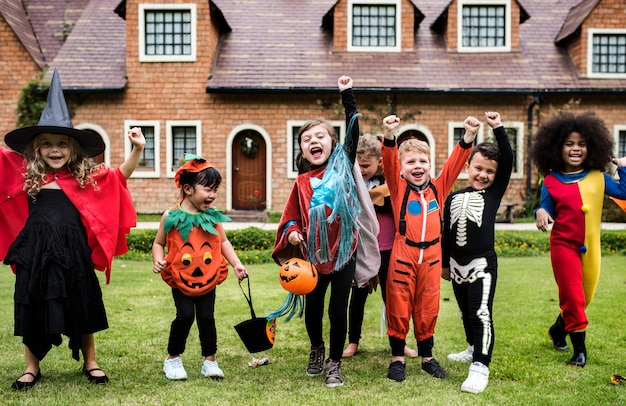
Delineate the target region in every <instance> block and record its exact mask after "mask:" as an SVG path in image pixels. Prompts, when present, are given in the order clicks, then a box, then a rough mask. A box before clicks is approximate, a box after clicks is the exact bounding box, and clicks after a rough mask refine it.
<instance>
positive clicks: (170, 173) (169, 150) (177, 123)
mask: <svg viewBox="0 0 626 406" xmlns="http://www.w3.org/2000/svg"><path fill="white" fill-rule="evenodd" d="M172 127H196V150H195V151H185V152H187V153H191V154H195V155H199V156H202V122H201V121H200V120H168V121H166V122H165V162H166V164H165V167H166V176H167V177H168V178H173V177H174V175H175V174H176V168H173V167H172V166H171V165H170V162H172V157H173V156H174V146H173V144H172Z"/></svg>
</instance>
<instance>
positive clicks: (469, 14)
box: [458, 0, 511, 52]
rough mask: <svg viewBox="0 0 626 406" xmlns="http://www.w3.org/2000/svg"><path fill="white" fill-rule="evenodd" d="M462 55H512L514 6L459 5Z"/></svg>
mask: <svg viewBox="0 0 626 406" xmlns="http://www.w3.org/2000/svg"><path fill="white" fill-rule="evenodd" d="M458 5H459V10H458V27H459V30H458V44H459V52H509V51H510V50H511V4H510V1H508V0H502V1H490V2H486V1H484V0H483V1H479V0H459V2H458Z"/></svg>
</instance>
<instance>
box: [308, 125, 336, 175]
mask: <svg viewBox="0 0 626 406" xmlns="http://www.w3.org/2000/svg"><path fill="white" fill-rule="evenodd" d="M300 150H301V151H302V156H303V157H304V159H306V160H307V161H309V162H310V163H311V165H314V166H320V165H323V164H325V163H326V161H328V158H330V156H331V154H332V153H333V137H332V136H331V134H330V133H329V132H328V130H327V129H326V127H325V126H323V125H321V124H317V125H314V126H312V127H310V128H308V129H307V130H306V131H304V132H303V133H302V134H301V137H300Z"/></svg>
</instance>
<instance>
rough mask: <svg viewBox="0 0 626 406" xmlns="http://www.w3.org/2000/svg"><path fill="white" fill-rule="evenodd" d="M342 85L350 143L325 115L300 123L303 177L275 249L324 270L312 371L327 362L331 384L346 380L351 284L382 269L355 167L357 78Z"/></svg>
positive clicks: (280, 259) (312, 319) (312, 302)
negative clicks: (326, 322) (341, 140)
mask: <svg viewBox="0 0 626 406" xmlns="http://www.w3.org/2000/svg"><path fill="white" fill-rule="evenodd" d="M337 84H338V87H339V90H340V92H341V99H342V102H343V105H344V108H345V113H346V122H347V124H346V128H347V129H348V130H347V140H346V143H345V145H343V146H342V145H340V144H338V140H337V135H336V134H335V131H334V129H333V127H332V125H331V124H330V123H328V122H327V121H324V120H320V119H316V120H309V121H307V122H306V123H305V124H304V125H303V126H302V127H301V128H300V132H299V134H298V142H299V144H300V151H301V152H300V156H299V159H298V169H299V171H300V174H299V175H298V178H297V179H296V181H295V183H294V185H293V188H292V189H291V193H290V195H289V198H288V200H287V204H286V205H285V210H284V211H283V215H282V218H281V219H280V222H279V224H278V230H277V234H276V243H275V245H274V251H273V253H272V256H273V258H274V260H275V261H276V263H278V264H279V265H280V264H283V263H285V261H287V260H289V259H290V258H292V257H301V258H302V257H304V258H305V259H306V260H307V261H309V262H311V263H312V264H313V265H315V267H316V268H317V270H318V274H319V276H318V282H317V286H316V287H315V289H314V290H313V291H312V292H311V293H309V294H307V295H306V298H305V300H306V305H305V310H304V311H305V325H306V329H307V333H308V335H309V340H310V344H311V351H310V353H309V364H308V367H307V370H306V373H307V375H309V376H318V375H321V374H323V373H324V366H325V367H326V386H327V387H335V386H341V385H343V374H342V373H341V357H342V352H343V345H344V343H345V340H346V334H347V312H348V297H349V295H350V288H351V285H352V281H353V279H354V280H355V281H356V283H357V284H358V285H359V286H361V287H363V286H366V284H367V283H368V282H369V280H370V279H371V278H373V277H374V276H376V274H377V272H378V267H379V266H380V253H379V251H378V242H377V240H376V236H377V235H378V222H377V221H376V215H375V213H374V208H373V205H372V204H371V200H370V198H369V194H368V193H367V189H366V188H365V184H364V183H363V177H362V176H361V173H360V170H359V168H358V165H355V159H356V148H357V141H358V137H359V127H358V121H357V116H358V112H357V109H356V101H355V99H354V94H353V92H352V84H353V82H352V79H351V78H350V77H347V76H342V77H340V78H339V79H338V81H337ZM357 251H358V252H357ZM355 270H356V273H355ZM329 286H330V291H331V293H330V303H329V305H328V315H329V318H330V351H329V358H328V359H327V360H326V362H325V363H324V358H325V354H326V349H325V346H324V339H323V337H322V318H323V316H324V303H325V302H324V298H325V296H326V291H327V290H328V288H329ZM275 313H276V312H275ZM278 315H281V314H278ZM267 317H268V318H270V317H271V316H267Z"/></svg>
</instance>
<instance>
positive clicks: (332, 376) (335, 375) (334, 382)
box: [326, 358, 343, 388]
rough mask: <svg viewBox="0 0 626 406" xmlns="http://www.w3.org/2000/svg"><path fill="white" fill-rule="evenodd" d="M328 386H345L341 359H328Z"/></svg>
mask: <svg viewBox="0 0 626 406" xmlns="http://www.w3.org/2000/svg"><path fill="white" fill-rule="evenodd" d="M326 386H328V387H329V388H334V387H336V386H343V375H342V374H341V361H333V360H332V359H330V358H329V359H327V360H326Z"/></svg>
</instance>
